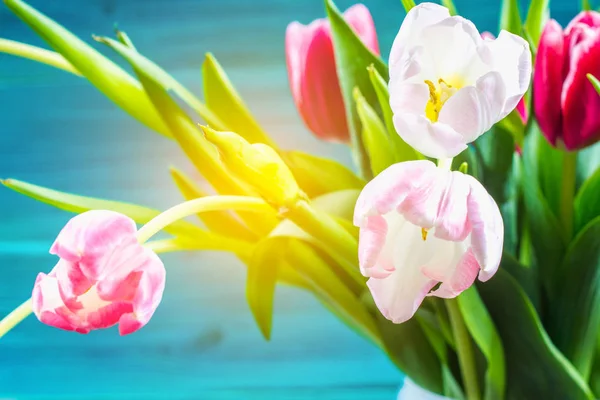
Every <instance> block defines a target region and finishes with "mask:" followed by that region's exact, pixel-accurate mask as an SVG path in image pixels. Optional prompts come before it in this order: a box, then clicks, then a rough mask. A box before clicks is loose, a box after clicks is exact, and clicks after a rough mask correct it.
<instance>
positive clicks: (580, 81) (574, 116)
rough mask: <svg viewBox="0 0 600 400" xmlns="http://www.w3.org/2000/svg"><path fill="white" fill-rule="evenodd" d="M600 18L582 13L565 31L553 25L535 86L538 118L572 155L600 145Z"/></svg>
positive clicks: (545, 41) (540, 48)
mask: <svg viewBox="0 0 600 400" xmlns="http://www.w3.org/2000/svg"><path fill="white" fill-rule="evenodd" d="M598 60H600V13H597V12H594V11H586V12H582V13H580V14H579V15H578V16H577V17H575V19H574V20H573V21H571V23H569V25H568V26H567V28H566V29H565V30H564V31H563V29H562V28H561V26H560V25H559V24H558V22H556V21H554V20H550V21H549V22H548V23H547V24H546V26H545V28H544V31H543V33H542V37H541V39H540V44H539V46H538V53H537V57H536V62H535V73H534V80H533V100H534V112H535V116H536V118H537V120H538V123H539V125H540V128H541V130H542V132H543V133H544V135H545V136H546V138H547V139H548V141H549V142H550V143H552V145H554V146H556V145H558V144H559V143H562V145H564V147H565V148H566V149H567V150H577V149H581V148H583V147H586V146H589V145H591V144H593V143H595V142H597V141H598V140H599V139H600V96H598V93H597V92H596V90H595V89H594V87H593V86H592V84H591V83H590V82H589V80H588V78H587V76H586V75H587V74H592V75H594V76H596V77H600V62H598Z"/></svg>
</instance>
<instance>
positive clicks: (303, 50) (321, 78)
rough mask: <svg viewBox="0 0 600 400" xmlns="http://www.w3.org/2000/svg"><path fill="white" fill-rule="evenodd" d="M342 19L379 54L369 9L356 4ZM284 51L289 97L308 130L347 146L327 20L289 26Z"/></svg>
mask: <svg viewBox="0 0 600 400" xmlns="http://www.w3.org/2000/svg"><path fill="white" fill-rule="evenodd" d="M344 17H345V19H346V21H347V22H348V24H349V25H350V26H351V27H352V28H353V29H354V31H355V32H356V34H357V35H358V36H359V37H360V38H361V39H362V40H363V42H364V43H365V45H366V46H367V47H368V48H369V49H370V50H371V51H373V52H374V53H376V54H379V45H378V44H377V33H376V32H375V25H374V23H373V19H372V18H371V14H370V13H369V10H368V9H367V8H366V7H365V6H364V5H362V4H357V5H354V6H352V7H350V8H349V9H348V10H347V11H346V12H345V13H344ZM285 51H286V59H287V68H288V76H289V81H290V87H291V91H292V96H293V97H294V102H295V103H296V108H297V109H298V111H299V112H300V115H301V117H302V119H303V120H304V123H305V124H306V126H307V127H308V129H310V131H312V132H313V133H314V134H315V135H316V136H317V137H318V138H320V139H322V140H327V141H331V142H344V143H347V142H348V141H349V140H350V134H349V131H348V123H347V121H346V111H345V107H344V100H343V97H342V92H341V89H340V84H339V81H338V76H337V71H336V66H335V57H334V51H333V42H332V40H331V27H330V25H329V22H328V21H327V19H318V20H315V21H313V22H312V23H311V24H310V25H302V24H300V23H299V22H292V23H291V24H289V25H288V27H287V31H286V35H285Z"/></svg>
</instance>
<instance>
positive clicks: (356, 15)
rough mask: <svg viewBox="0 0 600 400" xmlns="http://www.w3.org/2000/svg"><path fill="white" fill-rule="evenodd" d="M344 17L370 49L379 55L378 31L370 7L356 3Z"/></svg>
mask: <svg viewBox="0 0 600 400" xmlns="http://www.w3.org/2000/svg"><path fill="white" fill-rule="evenodd" d="M344 19H345V20H346V22H348V24H349V25H350V26H351V27H352V28H353V29H354V31H355V32H356V34H357V35H358V37H360V39H361V40H362V42H363V43H364V44H365V45H366V46H367V47H368V48H369V50H371V51H372V52H373V53H375V54H377V55H379V43H378V41H377V31H376V30H375V23H374V22H373V17H372V16H371V13H370V12H369V9H368V8H367V7H366V6H365V5H364V4H355V5H353V6H352V7H350V8H348V9H347V10H346V11H345V12H344Z"/></svg>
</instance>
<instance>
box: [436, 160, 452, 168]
mask: <svg viewBox="0 0 600 400" xmlns="http://www.w3.org/2000/svg"><path fill="white" fill-rule="evenodd" d="M452 159H453V158H452V157H450V158H439V159H438V161H437V166H438V168H443V169H447V170H450V169H451V168H452Z"/></svg>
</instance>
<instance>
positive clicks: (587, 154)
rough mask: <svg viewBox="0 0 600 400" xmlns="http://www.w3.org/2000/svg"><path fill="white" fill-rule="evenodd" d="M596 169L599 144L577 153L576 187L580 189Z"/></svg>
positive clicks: (599, 162)
mask: <svg viewBox="0 0 600 400" xmlns="http://www.w3.org/2000/svg"><path fill="white" fill-rule="evenodd" d="M598 168H600V142H597V143H596V144H593V145H591V146H589V147H586V148H584V149H581V150H579V151H578V152H577V177H576V187H577V188H579V187H581V186H582V185H583V183H584V182H585V181H586V180H587V179H588V178H589V177H590V176H592V175H593V174H594V173H595V172H596V170H597V169H598Z"/></svg>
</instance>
